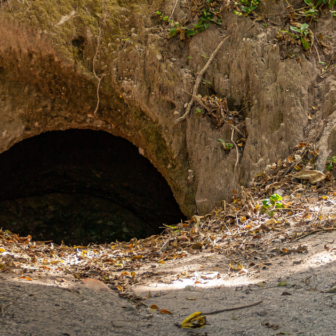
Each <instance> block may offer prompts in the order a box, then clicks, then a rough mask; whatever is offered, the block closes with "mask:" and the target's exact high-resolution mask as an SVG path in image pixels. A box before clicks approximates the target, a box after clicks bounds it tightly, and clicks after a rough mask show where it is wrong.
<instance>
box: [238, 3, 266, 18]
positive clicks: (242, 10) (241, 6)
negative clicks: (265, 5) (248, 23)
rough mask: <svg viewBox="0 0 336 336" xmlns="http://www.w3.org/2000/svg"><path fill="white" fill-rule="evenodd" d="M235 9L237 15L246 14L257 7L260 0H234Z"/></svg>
mask: <svg viewBox="0 0 336 336" xmlns="http://www.w3.org/2000/svg"><path fill="white" fill-rule="evenodd" d="M234 4H235V6H236V8H237V9H236V10H234V13H235V14H236V15H238V16H247V15H250V14H252V12H253V11H254V10H255V9H257V8H258V5H259V4H260V0H240V1H239V2H238V1H235V3H234Z"/></svg>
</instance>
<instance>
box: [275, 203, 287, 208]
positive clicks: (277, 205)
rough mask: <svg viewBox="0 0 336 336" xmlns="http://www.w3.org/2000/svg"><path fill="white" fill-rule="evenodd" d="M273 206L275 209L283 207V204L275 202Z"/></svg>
mask: <svg viewBox="0 0 336 336" xmlns="http://www.w3.org/2000/svg"><path fill="white" fill-rule="evenodd" d="M275 207H276V208H277V209H283V208H284V207H285V206H284V205H283V204H282V203H277V204H275Z"/></svg>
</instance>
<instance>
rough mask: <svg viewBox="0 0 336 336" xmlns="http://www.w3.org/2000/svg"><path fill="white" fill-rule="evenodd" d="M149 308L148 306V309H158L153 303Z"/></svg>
mask: <svg viewBox="0 0 336 336" xmlns="http://www.w3.org/2000/svg"><path fill="white" fill-rule="evenodd" d="M149 308H150V309H156V310H158V309H159V307H158V306H157V305H155V304H153V305H151V306H150V307H149Z"/></svg>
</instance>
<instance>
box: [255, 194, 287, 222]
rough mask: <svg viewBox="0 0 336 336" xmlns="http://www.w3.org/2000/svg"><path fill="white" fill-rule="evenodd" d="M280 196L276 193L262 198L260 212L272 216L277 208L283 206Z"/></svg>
mask: <svg viewBox="0 0 336 336" xmlns="http://www.w3.org/2000/svg"><path fill="white" fill-rule="evenodd" d="M281 201H282V197H281V196H280V195H278V194H273V195H272V196H271V197H270V198H267V199H264V200H263V201H262V204H263V206H262V208H261V213H266V212H268V215H269V216H270V217H273V215H274V213H275V211H276V210H277V209H282V208H284V205H283V204H282V203H281Z"/></svg>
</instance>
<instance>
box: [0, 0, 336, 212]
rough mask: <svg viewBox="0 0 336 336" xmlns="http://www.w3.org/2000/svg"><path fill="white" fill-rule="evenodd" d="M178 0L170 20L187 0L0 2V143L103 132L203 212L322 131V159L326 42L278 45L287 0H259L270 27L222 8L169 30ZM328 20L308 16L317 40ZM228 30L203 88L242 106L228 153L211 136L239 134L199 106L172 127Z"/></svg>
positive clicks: (186, 208) (184, 206)
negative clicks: (187, 27) (206, 22)
mask: <svg viewBox="0 0 336 336" xmlns="http://www.w3.org/2000/svg"><path fill="white" fill-rule="evenodd" d="M290 3H292V4H293V6H295V5H297V4H299V2H298V1H290ZM175 5H176V8H175V10H174V14H173V18H174V20H180V21H181V20H187V19H188V18H189V13H190V8H189V7H188V5H189V1H187V0H181V1H178V2H176V0H137V1H136V0H134V1H129V0H127V1H122V0H118V1H117V0H107V1H97V0H79V1H74V0H60V1H57V2H47V1H45V0H36V1H32V2H20V1H15V0H14V1H11V2H10V3H9V2H8V3H7V2H1V15H2V16H1V23H0V151H1V152H3V151H5V150H7V149H8V148H10V147H11V146H12V145H13V144H15V143H17V142H19V141H21V140H23V139H25V138H28V137H32V136H35V135H38V134H40V133H43V132H46V131H51V130H65V129H74V128H75V129H92V130H104V131H106V132H109V133H112V134H114V135H117V136H121V137H124V138H126V139H128V140H129V141H131V142H132V143H134V144H135V145H136V146H137V147H138V148H139V151H140V153H141V154H143V155H144V156H146V157H147V158H148V159H149V160H150V161H151V162H152V163H153V165H154V166H155V167H156V168H157V169H158V170H159V171H160V172H161V174H162V175H163V176H164V177H165V178H166V180H167V182H168V183H169V185H170V187H171V189H172V191H173V193H174V196H175V198H176V200H177V202H178V203H179V205H180V208H181V210H182V211H183V212H184V213H185V214H186V215H187V216H192V215H193V214H195V213H196V212H198V213H199V214H205V213H207V212H209V211H210V210H211V209H212V208H213V207H214V206H216V205H219V204H220V202H221V200H224V199H227V198H229V197H230V196H232V190H234V189H236V190H238V191H239V187H238V185H239V184H242V185H244V184H247V183H248V182H249V181H250V179H251V177H253V176H254V175H255V174H256V173H258V172H260V171H262V170H264V169H265V167H266V166H267V165H268V164H271V163H273V162H276V161H277V160H278V159H280V158H285V157H287V156H288V155H289V154H290V153H291V151H292V149H293V147H294V146H295V145H297V144H298V143H299V142H300V141H302V140H303V139H304V138H305V137H306V136H311V137H312V138H315V140H319V139H320V138H321V141H322V140H323V141H324V144H325V149H324V152H325V153H326V154H324V156H328V155H329V152H330V150H331V149H330V146H329V145H328V144H329V143H333V141H332V139H331V140H330V139H329V138H330V133H332V127H331V126H330V127H331V129H330V130H329V129H328V127H327V126H325V125H326V124H328V123H327V122H326V121H327V119H328V118H330V117H332V116H333V113H334V112H335V109H336V107H335V104H336V98H335V75H336V74H335V71H334V70H333V69H331V71H329V72H328V73H327V76H325V75H323V74H322V73H321V67H319V63H318V61H319V60H320V61H325V62H328V61H329V60H330V59H332V57H333V50H334V49H333V47H332V45H330V48H329V50H327V49H323V50H322V49H321V46H320V45H319V44H317V48H318V49H317V50H319V51H317V52H318V53H316V51H315V49H314V48H313V47H312V48H311V50H310V51H309V53H307V52H304V50H303V49H302V48H301V47H298V46H297V45H292V44H289V45H283V44H280V43H279V41H278V40H277V34H278V32H279V29H280V28H281V25H282V23H283V22H282V21H281V17H280V16H279V17H278V18H277V17H276V15H277V14H279V13H282V12H284V11H285V8H286V6H287V3H286V2H285V1H267V2H266V1H265V2H264V3H262V4H261V5H260V6H259V8H258V13H261V14H262V15H268V18H273V19H268V20H271V21H272V22H273V24H270V23H269V22H268V21H267V22H265V20H264V21H263V20H252V19H251V18H250V17H239V16H237V15H235V14H234V13H233V12H232V11H227V10H224V11H223V13H222V15H223V24H222V25H220V26H219V25H214V24H211V25H210V27H209V29H207V30H205V31H204V32H202V33H199V34H197V35H195V36H193V37H191V38H189V37H187V38H185V39H184V40H183V39H182V40H181V39H180V38H179V37H177V36H176V37H174V38H169V27H168V26H167V25H166V24H163V22H162V20H161V19H160V18H159V17H158V15H157V14H155V12H156V11H158V10H159V11H160V12H162V13H165V14H167V15H170V13H172V11H173V8H174V6H175ZM223 5H225V3H224V2H223ZM261 17H262V16H261ZM192 20H193V19H191V22H193V21H192ZM194 20H197V18H194ZM335 22H336V21H335V20H334V18H333V17H332V16H330V14H328V13H326V14H325V15H324V16H322V18H321V19H320V20H319V21H318V22H316V23H314V25H315V28H314V33H315V36H318V34H319V32H322V33H323V34H328V32H329V34H332V33H330V32H332V31H335V27H336V23H335ZM226 36H230V37H229V38H228V39H227V40H226V41H225V42H224V45H223V46H222V48H221V49H220V51H219V52H218V54H217V55H216V57H215V59H214V60H213V62H212V63H211V65H210V67H209V68H208V69H207V71H206V72H205V75H204V83H205V84H203V83H202V85H201V86H200V88H199V91H198V93H199V94H201V95H202V96H205V95H208V96H211V95H215V96H216V97H219V98H221V99H226V100H227V103H228V107H229V109H230V111H237V112H238V121H239V123H240V124H241V125H243V126H244V129H245V133H246V134H245V138H246V139H244V140H243V144H242V146H239V147H238V146H237V150H236V148H235V147H233V148H232V149H231V150H225V149H224V148H223V146H222V144H221V143H220V142H219V141H218V139H222V140H223V141H224V142H230V141H231V142H237V141H238V139H240V138H242V136H241V135H240V134H239V133H238V132H237V131H236V132H232V129H233V128H232V127H231V125H230V124H229V123H227V122H226V123H224V124H223V125H221V126H218V125H214V123H213V122H212V120H211V119H210V118H208V117H207V116H202V115H200V114H199V113H196V112H197V110H196V106H194V107H193V108H192V110H191V113H190V114H189V116H188V117H187V118H186V120H184V121H181V122H179V123H177V124H176V123H175V121H176V119H177V118H178V117H180V116H182V115H183V114H184V112H185V108H186V105H187V104H186V103H188V102H189V101H190V99H191V96H190V92H192V89H193V86H194V83H195V79H196V76H197V74H198V73H199V72H200V71H201V69H202V68H203V67H204V65H205V63H206V62H207V60H208V58H209V57H210V55H211V54H212V52H213V51H214V50H215V48H216V47H217V45H218V44H219V42H220V41H222V39H223V38H225V37H226ZM315 48H316V47H315ZM292 55H294V56H295V57H293V56H292ZM95 74H96V75H95ZM98 83H99V90H98V92H99V93H98V96H97V87H98ZM98 98H99V105H97V99H98ZM313 105H314V107H315V109H314V111H313V110H311V108H312V106H313ZM315 119H316V120H315ZM314 120H315V121H316V122H315V124H314V125H316V127H315V126H314V127H311V124H312V122H313V121H314ZM330 127H329V128H330ZM324 130H326V131H327V133H323V132H324ZM328 139H329V140H328ZM334 142H335V141H334ZM328 146H329V147H328ZM335 149H336V145H335ZM237 152H238V154H239V156H238V161H237ZM335 154H336V152H335ZM324 159H325V158H324ZM321 160H322V159H321ZM320 166H321V167H320V168H321V169H324V163H323V160H322V161H321V163H320Z"/></svg>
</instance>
